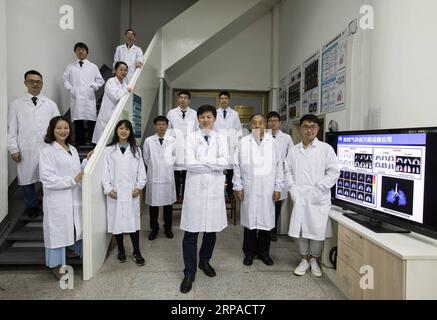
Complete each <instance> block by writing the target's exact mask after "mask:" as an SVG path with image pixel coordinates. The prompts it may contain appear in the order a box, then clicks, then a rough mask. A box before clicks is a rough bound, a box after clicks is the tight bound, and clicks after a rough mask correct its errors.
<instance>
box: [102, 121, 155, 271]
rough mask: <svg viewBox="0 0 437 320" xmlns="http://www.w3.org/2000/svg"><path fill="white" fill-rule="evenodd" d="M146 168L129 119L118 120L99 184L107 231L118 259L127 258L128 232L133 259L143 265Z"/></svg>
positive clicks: (106, 153)
mask: <svg viewBox="0 0 437 320" xmlns="http://www.w3.org/2000/svg"><path fill="white" fill-rule="evenodd" d="M146 180H147V177H146V169H145V166H144V161H143V157H142V155H141V150H140V148H138V147H137V145H136V141H135V136H134V134H133V129H132V124H131V123H130V121H129V120H120V121H119V122H118V123H117V126H116V127H115V132H114V137H113V139H112V141H111V143H110V144H109V145H108V146H107V147H106V150H105V162H104V166H103V175H102V184H103V189H104V193H105V194H106V195H107V221H108V232H109V233H112V234H114V236H115V239H116V240H117V246H118V255H117V260H118V262H120V263H122V262H125V261H126V253H125V249H124V245H123V234H124V233H129V235H130V238H131V241H132V245H133V249H134V250H133V259H134V261H135V263H136V264H137V265H138V266H142V265H144V263H145V261H144V258H143V257H142V256H141V252H140V246H139V230H140V199H139V195H140V194H141V190H142V189H143V188H144V186H145V185H146Z"/></svg>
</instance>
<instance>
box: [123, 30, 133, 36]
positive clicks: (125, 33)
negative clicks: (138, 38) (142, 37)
mask: <svg viewBox="0 0 437 320" xmlns="http://www.w3.org/2000/svg"><path fill="white" fill-rule="evenodd" d="M129 31H132V32H133V34H134V37H135V31H134V30H133V29H131V28H129V29H126V31H125V32H124V35H127V33H128V32H129Z"/></svg>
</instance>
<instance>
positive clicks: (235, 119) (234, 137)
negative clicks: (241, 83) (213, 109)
mask: <svg viewBox="0 0 437 320" xmlns="http://www.w3.org/2000/svg"><path fill="white" fill-rule="evenodd" d="M214 129H215V130H217V131H218V132H220V131H221V130H225V131H226V135H227V137H228V139H227V142H228V146H229V166H228V168H226V169H233V168H234V166H233V165H234V163H235V158H236V156H237V155H236V151H237V147H238V141H239V139H241V137H242V135H243V132H242V130H241V122H240V116H239V115H238V112H236V111H234V110H232V109H231V108H230V107H228V108H226V118H224V116H223V108H219V109H217V119H216V121H215V125H214ZM221 134H222V133H221Z"/></svg>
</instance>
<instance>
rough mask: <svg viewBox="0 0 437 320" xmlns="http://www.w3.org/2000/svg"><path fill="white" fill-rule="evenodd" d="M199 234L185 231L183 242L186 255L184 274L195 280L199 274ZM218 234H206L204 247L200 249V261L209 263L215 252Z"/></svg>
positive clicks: (203, 240) (203, 242)
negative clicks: (197, 273)
mask: <svg viewBox="0 0 437 320" xmlns="http://www.w3.org/2000/svg"><path fill="white" fill-rule="evenodd" d="M198 236H199V233H191V232H188V231H185V234H184V240H182V251H183V255H184V264H185V269H184V274H185V275H190V276H191V277H192V278H193V279H194V277H195V275H196V272H197V238H198ZM215 240H216V233H215V232H210V233H206V232H205V233H204V234H203V239H202V246H201V247H200V252H199V259H200V260H204V261H209V260H210V259H211V257H212V252H213V251H214V246H215Z"/></svg>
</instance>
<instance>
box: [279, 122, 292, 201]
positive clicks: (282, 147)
mask: <svg viewBox="0 0 437 320" xmlns="http://www.w3.org/2000/svg"><path fill="white" fill-rule="evenodd" d="M275 137H276V142H277V143H278V150H279V154H280V158H281V161H282V162H284V161H285V159H286V158H287V155H288V151H289V150H290V148H291V147H293V146H294V143H293V140H292V139H291V137H290V135H288V134H286V133H283V132H282V131H281V130H279V131H278V132H277V133H276V135H275ZM285 199H287V190H282V192H281V197H280V198H279V200H285Z"/></svg>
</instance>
